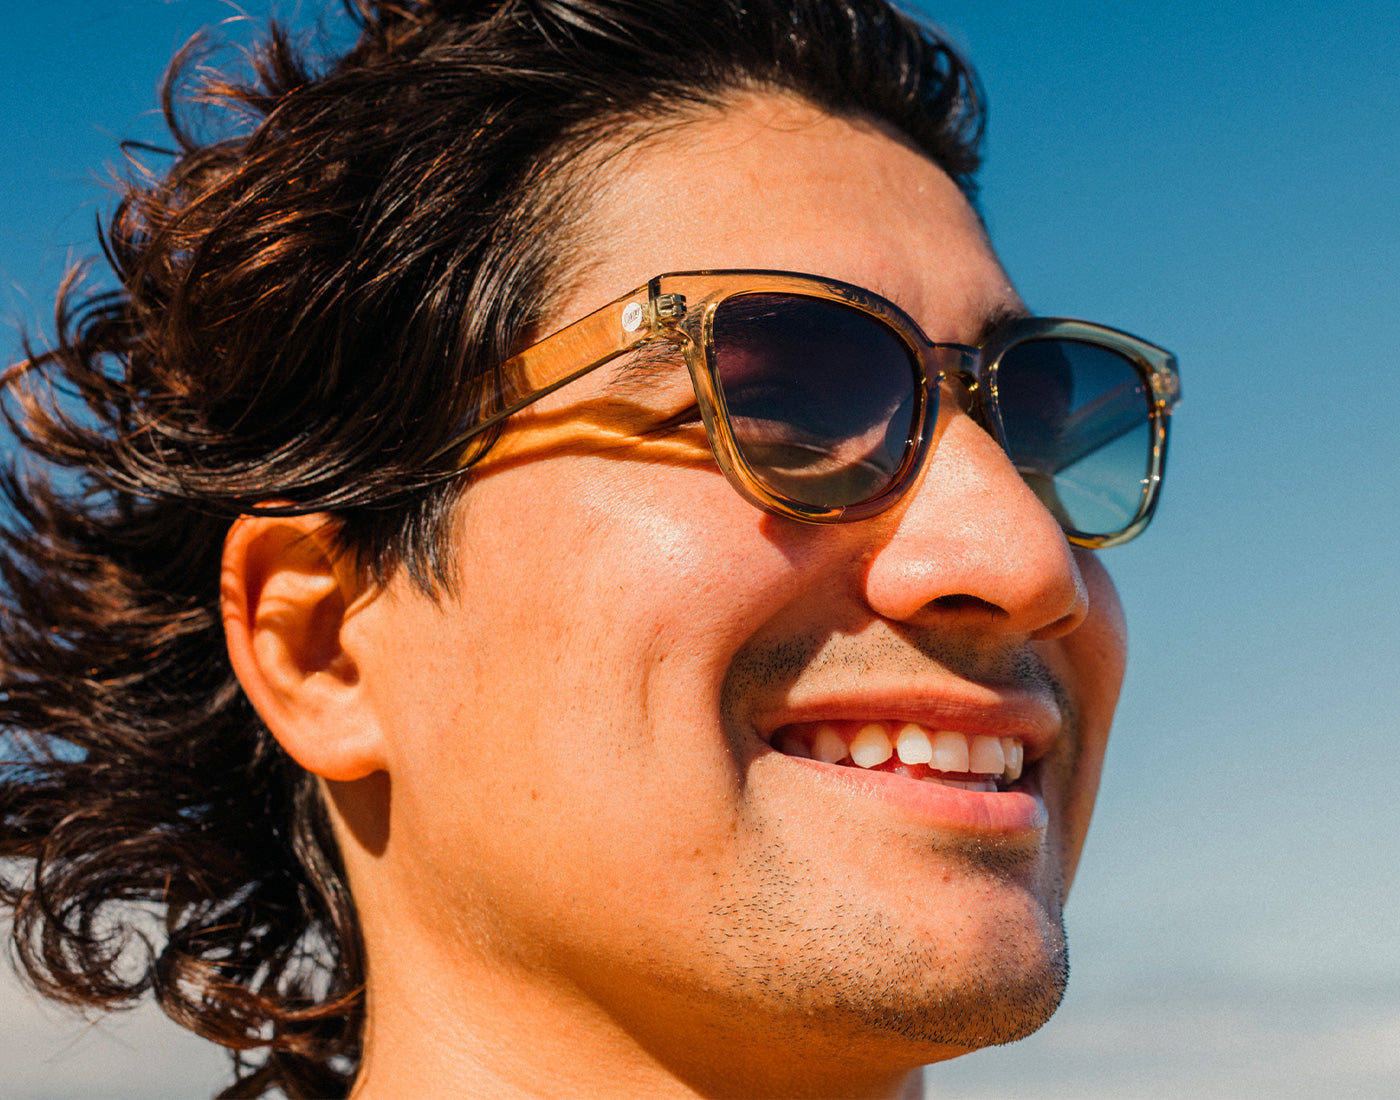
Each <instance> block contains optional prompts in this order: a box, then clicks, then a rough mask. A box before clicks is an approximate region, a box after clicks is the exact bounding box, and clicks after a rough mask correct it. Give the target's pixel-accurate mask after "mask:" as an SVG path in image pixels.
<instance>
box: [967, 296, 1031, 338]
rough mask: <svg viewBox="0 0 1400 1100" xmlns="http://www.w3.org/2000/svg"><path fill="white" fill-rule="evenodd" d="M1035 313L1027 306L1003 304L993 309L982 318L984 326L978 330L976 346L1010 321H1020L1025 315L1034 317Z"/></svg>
mask: <svg viewBox="0 0 1400 1100" xmlns="http://www.w3.org/2000/svg"><path fill="white" fill-rule="evenodd" d="M1033 316H1035V314H1033V313H1032V312H1031V311H1030V310H1028V309H1027V308H1026V307H1025V306H1011V305H1006V304H1004V303H1003V304H1002V305H999V306H997V307H996V308H995V309H993V310H992V311H991V312H990V313H988V314H987V315H986V316H985V317H984V318H983V319H982V327H981V328H979V329H978V330H977V339H976V340H975V341H973V343H974V345H975V346H976V347H979V348H980V347H981V346H982V345H983V344H985V343H986V342H987V340H988V338H989V337H990V336H991V335H992V333H994V332H995V331H996V330H997V329H999V328H1001V326H1002V325H1004V324H1006V322H1008V321H1019V320H1021V319H1023V318H1025V317H1033Z"/></svg>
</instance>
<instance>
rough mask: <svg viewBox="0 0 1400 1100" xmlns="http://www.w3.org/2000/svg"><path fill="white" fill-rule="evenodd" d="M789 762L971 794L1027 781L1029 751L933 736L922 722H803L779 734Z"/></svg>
mask: <svg viewBox="0 0 1400 1100" xmlns="http://www.w3.org/2000/svg"><path fill="white" fill-rule="evenodd" d="M772 744H773V747H774V748H775V749H777V751H778V752H780V753H782V754H783V755H784V756H798V757H802V758H804V759H809V760H817V761H820V762H821V763H823V764H836V765H839V766H842V767H849V768H864V769H866V770H867V771H882V772H893V773H895V774H897V775H903V776H906V777H908V778H910V779H918V780H922V781H924V782H927V783H938V784H941V785H943V786H945V787H960V788H962V789H963V790H968V791H983V792H988V793H990V792H995V791H1004V790H1007V789H1009V788H1010V787H1011V786H1012V784H1014V783H1016V781H1017V780H1019V779H1020V778H1021V771H1022V769H1023V767H1024V766H1025V760H1026V751H1025V747H1024V745H1022V743H1021V741H1020V740H1019V739H1018V738H1015V737H986V736H983V735H981V734H970V733H960V732H958V731H956V730H931V729H928V728H926V727H924V726H921V725H919V724H918V723H916V722H803V723H796V724H793V725H788V726H783V727H781V728H780V729H778V730H775V731H774V733H773V738H772Z"/></svg>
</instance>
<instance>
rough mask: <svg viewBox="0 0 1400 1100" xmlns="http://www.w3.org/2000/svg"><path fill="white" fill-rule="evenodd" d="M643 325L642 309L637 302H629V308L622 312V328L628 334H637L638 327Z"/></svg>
mask: <svg viewBox="0 0 1400 1100" xmlns="http://www.w3.org/2000/svg"><path fill="white" fill-rule="evenodd" d="M641 323H642V307H641V306H640V305H638V304H637V303H636V302H628V303H627V307H626V308H625V309H624V310H623V311H622V327H623V328H624V329H625V330H626V331H627V332H636V331H637V326H638V325H640V324H641Z"/></svg>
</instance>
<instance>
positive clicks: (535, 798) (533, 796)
mask: <svg viewBox="0 0 1400 1100" xmlns="http://www.w3.org/2000/svg"><path fill="white" fill-rule="evenodd" d="M530 799H531V801H534V802H538V801H539V800H540V792H539V791H536V790H531V791H530Z"/></svg>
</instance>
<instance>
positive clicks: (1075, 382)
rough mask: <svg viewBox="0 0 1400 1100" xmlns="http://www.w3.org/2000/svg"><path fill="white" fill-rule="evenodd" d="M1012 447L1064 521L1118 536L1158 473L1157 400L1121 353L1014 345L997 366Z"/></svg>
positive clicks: (1066, 345) (1068, 345) (1046, 342)
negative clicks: (1153, 466) (1154, 415)
mask: <svg viewBox="0 0 1400 1100" xmlns="http://www.w3.org/2000/svg"><path fill="white" fill-rule="evenodd" d="M996 390H997V405H998V407H999V409H1000V410H1001V419H1002V428H1003V430H1004V431H1005V433H1006V442H1007V449H1008V450H1009V452H1010V454H1011V458H1012V461H1014V462H1015V464H1016V467H1017V469H1018V470H1020V472H1021V475H1022V477H1024V478H1025V480H1026V483H1027V484H1028V485H1029V486H1030V487H1031V488H1032V489H1033V490H1034V491H1035V493H1036V495H1037V496H1038V497H1040V499H1041V501H1043V502H1044V504H1045V505H1046V507H1047V508H1049V509H1050V511H1051V512H1052V513H1053V514H1054V515H1055V518H1056V519H1058V520H1059V521H1060V523H1061V524H1062V525H1063V526H1064V527H1065V528H1066V529H1067V530H1070V531H1074V532H1078V533H1079V534H1083V535H1112V534H1116V533H1117V532H1119V531H1122V530H1123V529H1124V528H1126V527H1127V526H1128V525H1129V524H1131V523H1132V522H1133V520H1134V519H1135V518H1136V517H1137V514H1138V510H1139V508H1140V507H1141V504H1142V501H1143V496H1144V494H1145V492H1146V488H1147V482H1148V477H1149V475H1150V471H1151V458H1152V424H1151V401H1150V398H1149V394H1148V391H1147V387H1146V385H1145V383H1144V381H1143V376H1142V374H1141V372H1140V371H1139V370H1138V369H1137V367H1135V366H1134V365H1133V363H1132V362H1131V361H1130V360H1128V359H1127V358H1125V357H1124V356H1122V355H1120V354H1119V353H1118V352H1116V351H1114V350H1112V349H1110V348H1106V347H1102V346H1100V345H1097V344H1089V343H1081V342H1079V341H1077V340H1066V339H1058V338H1056V339H1052V338H1045V339H1039V340H1028V341H1026V342H1024V343H1021V344H1016V345H1014V346H1013V347H1012V348H1011V349H1009V350H1008V351H1007V352H1006V353H1005V354H1004V355H1003V356H1002V357H1001V361H1000V363H999V364H998V366H997V376H996Z"/></svg>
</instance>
